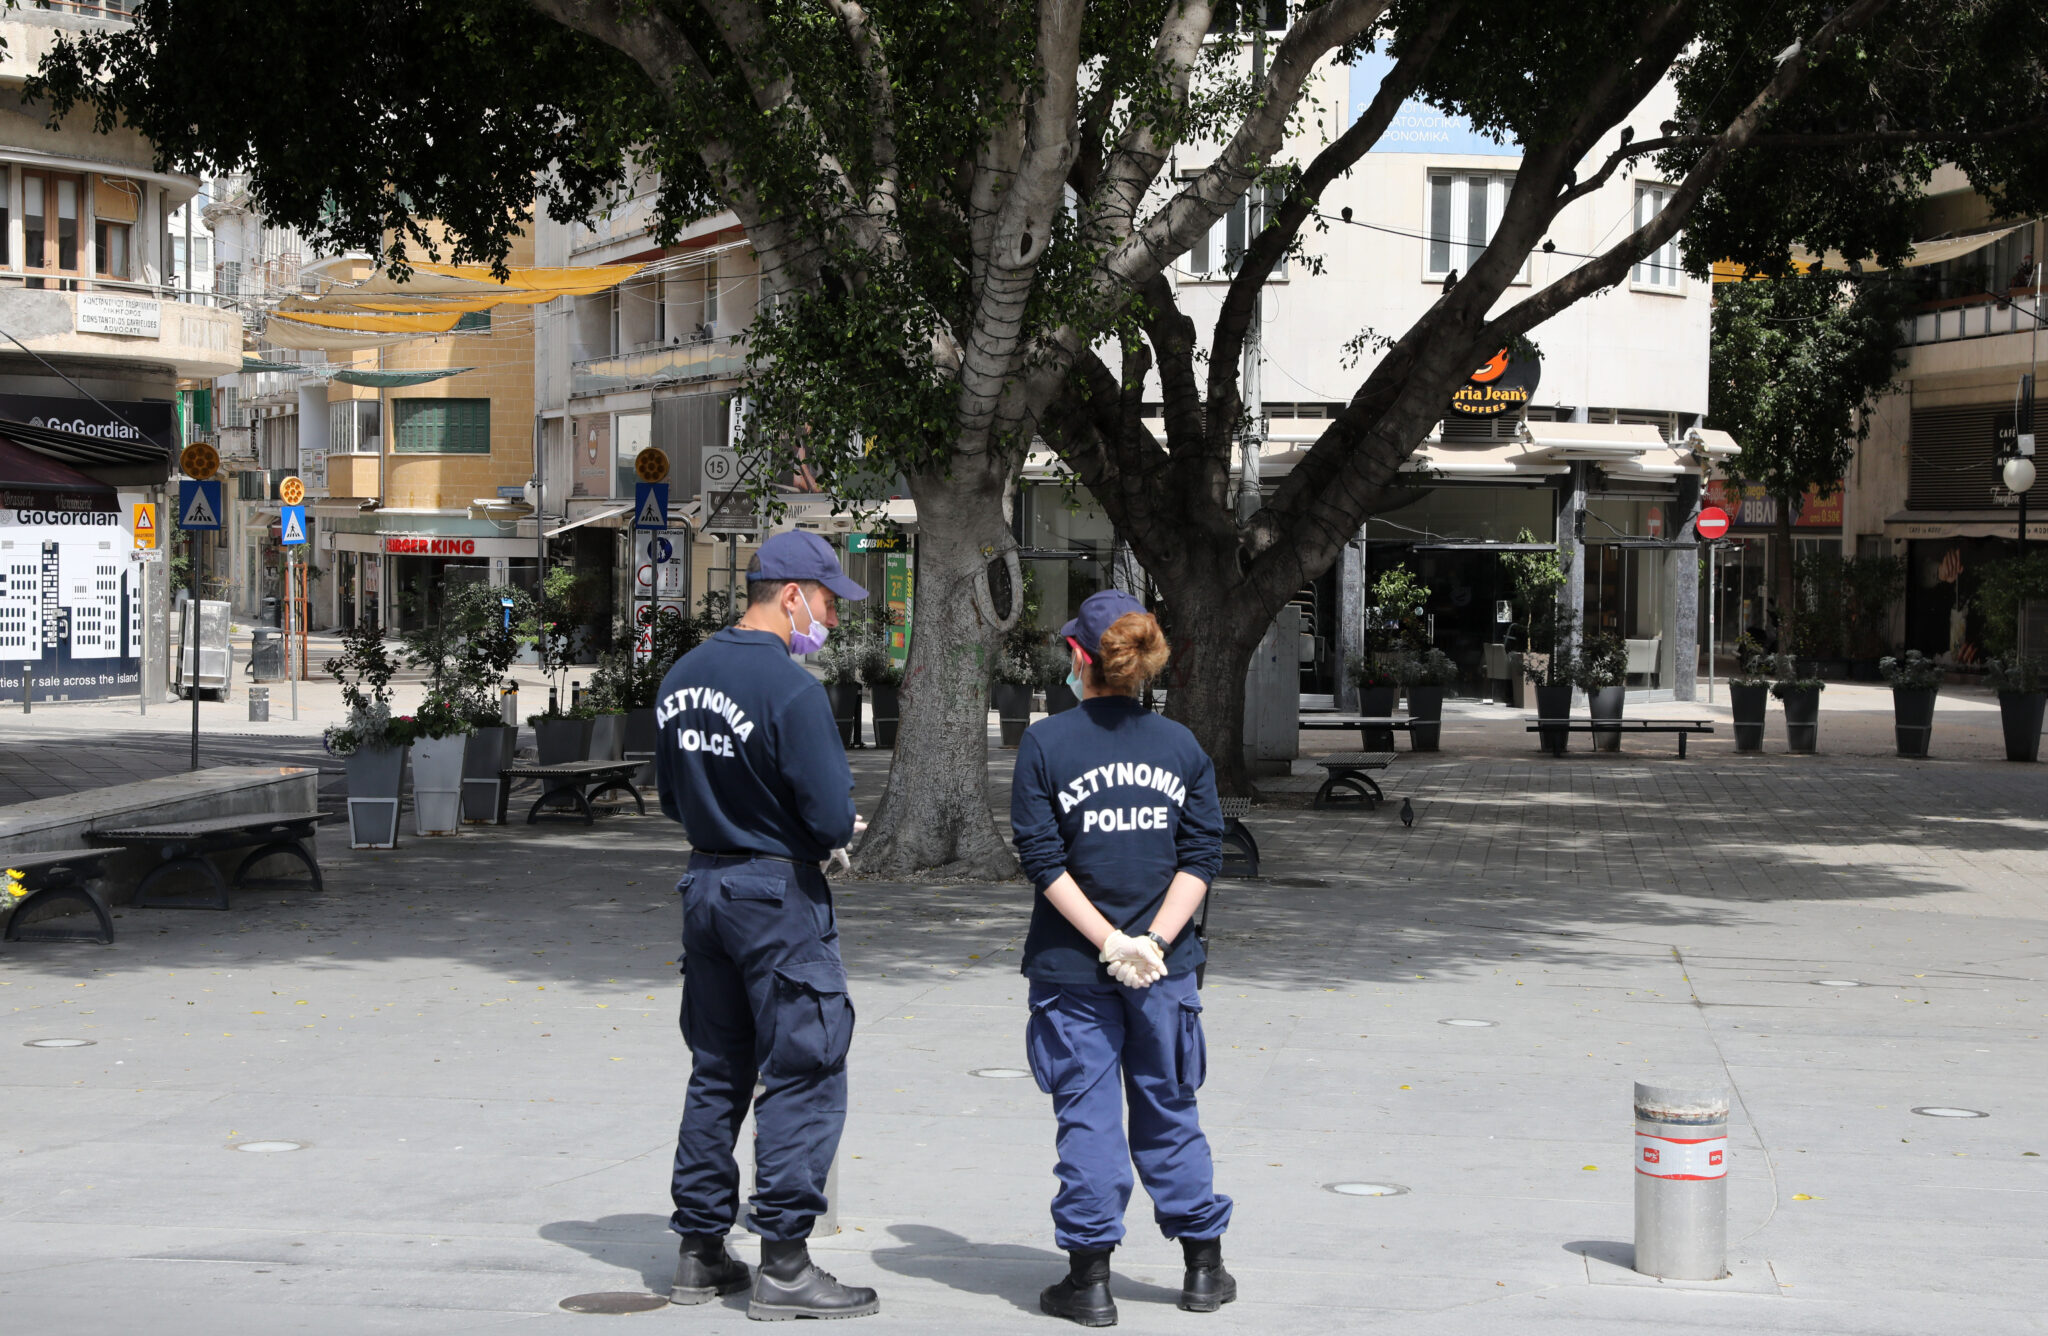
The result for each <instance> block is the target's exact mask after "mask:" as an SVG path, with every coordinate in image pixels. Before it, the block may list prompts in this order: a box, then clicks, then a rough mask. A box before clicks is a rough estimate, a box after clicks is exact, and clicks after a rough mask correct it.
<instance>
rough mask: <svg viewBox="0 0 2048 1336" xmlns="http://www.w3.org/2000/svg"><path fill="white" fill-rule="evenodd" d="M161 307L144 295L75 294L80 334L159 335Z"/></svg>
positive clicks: (153, 336)
mask: <svg viewBox="0 0 2048 1336" xmlns="http://www.w3.org/2000/svg"><path fill="white" fill-rule="evenodd" d="M162 310H163V308H162V307H161V306H159V305H158V304H157V303H156V302H154V301H151V300H149V299H148V298H145V297H109V296H106V295H104V294H102V293H96V292H81V293H79V294H78V332H79V333H81V334H125V335H128V336H130V337H131V338H138V339H154V338H159V337H161V336H162V324H161V320H162Z"/></svg>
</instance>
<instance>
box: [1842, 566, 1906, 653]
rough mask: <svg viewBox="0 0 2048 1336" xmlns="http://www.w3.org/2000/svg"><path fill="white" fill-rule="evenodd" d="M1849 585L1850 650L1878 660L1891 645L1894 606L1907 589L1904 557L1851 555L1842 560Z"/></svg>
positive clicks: (1844, 574)
mask: <svg viewBox="0 0 2048 1336" xmlns="http://www.w3.org/2000/svg"><path fill="white" fill-rule="evenodd" d="M1842 569H1843V576H1844V580H1845V582H1846V584H1847V587H1848V605H1849V606H1848V614H1849V624H1848V636H1849V653H1850V655H1851V656H1852V657H1854V658H1859V659H1874V658H1878V657H1879V656H1881V655H1882V654H1883V653H1884V652H1885V650H1886V649H1888V648H1890V645H1891V629H1892V607H1893V605H1894V604H1896V603H1897V602H1898V601H1899V599H1900V597H1901V596H1903V595H1904V594H1905V592H1906V561H1905V558H1903V557H1851V558H1849V559H1848V560H1847V561H1844V562H1843V563H1842Z"/></svg>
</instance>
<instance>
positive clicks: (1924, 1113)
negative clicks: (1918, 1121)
mask: <svg viewBox="0 0 2048 1336" xmlns="http://www.w3.org/2000/svg"><path fill="white" fill-rule="evenodd" d="M1913 1112H1915V1113H1917V1114H1919V1115H1920V1116H1921V1117H1922V1118H1989V1117H1990V1116H1991V1115H1990V1114H1988V1113H1980V1112H1979V1111H1978V1110H1976V1109H1951V1108H1948V1107H1946V1106H1944V1105H1940V1104H1928V1105H1923V1106H1922V1107H1920V1108H1917V1109H1915V1110H1913Z"/></svg>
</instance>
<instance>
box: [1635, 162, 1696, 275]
mask: <svg viewBox="0 0 2048 1336" xmlns="http://www.w3.org/2000/svg"><path fill="white" fill-rule="evenodd" d="M1670 203H1671V187H1670V186H1645V185H1639V186H1637V187H1636V228H1637V229H1638V230H1641V229H1642V228H1643V227H1645V226H1647V225H1648V224H1649V222H1650V221H1651V220H1652V219H1653V218H1655V217H1656V216H1657V215H1658V214H1660V213H1662V212H1664V208H1665V206H1666V205H1668V204H1670ZM1683 276H1684V271H1683V270H1681V269H1680V268H1679V267H1678V238H1677V237H1676V236H1673V237H1672V238H1671V240H1669V241H1667V242H1665V243H1664V244H1663V245H1661V246H1659V247H1657V249H1655V250H1653V251H1651V252H1650V253H1649V254H1648V255H1645V256H1644V257H1643V258H1642V259H1640V260H1638V261H1636V266H1635V268H1634V270H1632V271H1631V272H1630V275H1629V281H1630V282H1631V283H1633V284H1635V285H1636V286H1637V287H1644V288H1662V289H1664V290H1665V291H1667V292H1676V291H1678V284H1679V280H1680V279H1681V278H1682V277H1683Z"/></svg>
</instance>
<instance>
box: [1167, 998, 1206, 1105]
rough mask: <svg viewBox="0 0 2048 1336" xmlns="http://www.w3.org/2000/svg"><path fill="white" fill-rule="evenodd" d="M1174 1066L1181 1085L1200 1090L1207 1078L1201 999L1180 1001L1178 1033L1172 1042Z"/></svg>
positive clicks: (1183, 999)
mask: <svg viewBox="0 0 2048 1336" xmlns="http://www.w3.org/2000/svg"><path fill="white" fill-rule="evenodd" d="M1174 1065H1175V1066H1176V1067H1178V1068H1179V1076H1180V1083H1181V1085H1183V1086H1185V1087H1186V1088H1187V1089H1189V1090H1200V1089H1201V1088H1202V1082H1203V1081H1204V1080H1206V1079H1208V1076H1209V1041H1208V1039H1207V1038H1206V1037H1205V1036H1204V1035H1203V1034H1202V999H1201V998H1199V997H1184V998H1182V999H1181V1000H1180V1033H1179V1034H1178V1035H1177V1036H1176V1037H1175V1040H1174Z"/></svg>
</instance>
